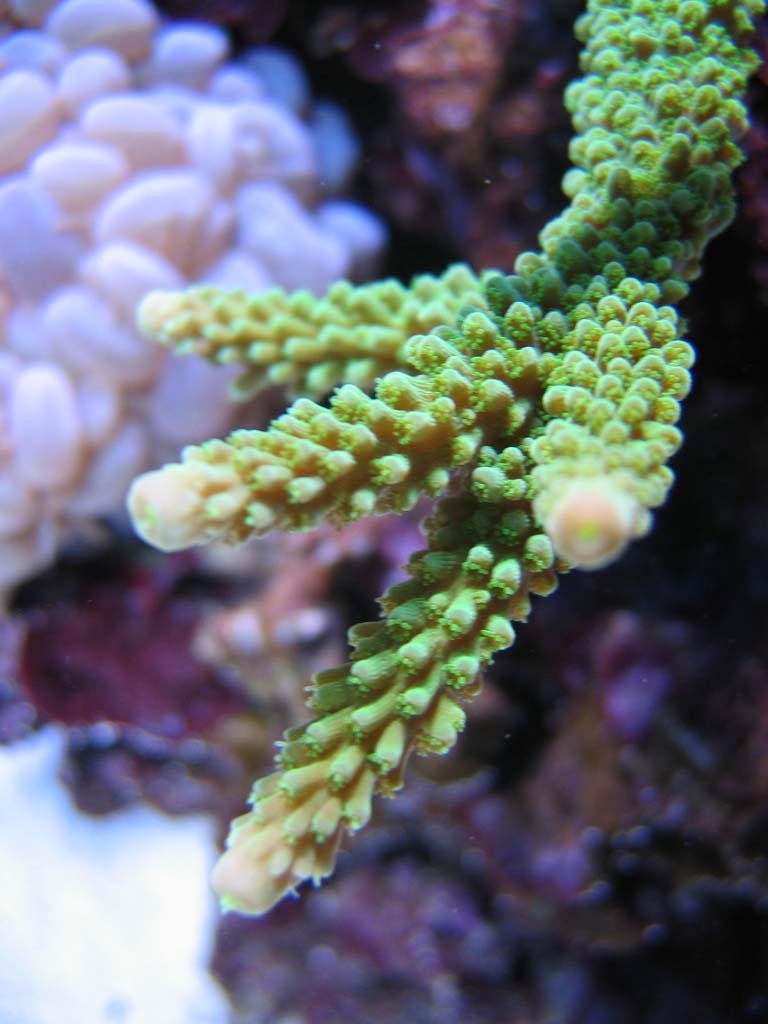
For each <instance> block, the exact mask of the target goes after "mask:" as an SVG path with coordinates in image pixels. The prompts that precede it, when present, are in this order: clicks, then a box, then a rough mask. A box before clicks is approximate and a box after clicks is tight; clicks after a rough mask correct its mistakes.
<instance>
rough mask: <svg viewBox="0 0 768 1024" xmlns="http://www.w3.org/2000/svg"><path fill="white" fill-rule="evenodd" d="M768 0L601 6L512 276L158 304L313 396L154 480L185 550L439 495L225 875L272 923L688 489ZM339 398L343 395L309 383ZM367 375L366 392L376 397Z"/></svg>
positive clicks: (318, 687)
mask: <svg viewBox="0 0 768 1024" xmlns="http://www.w3.org/2000/svg"><path fill="white" fill-rule="evenodd" d="M762 10H763V3H762V2H760V0H742V2H737V0H708V2H703V0H684V2H682V3H679V2H677V0H589V3H588V5H587V12H586V14H584V15H583V16H582V17H581V18H580V19H579V20H578V22H577V26H576V31H577V35H578V37H579V38H580V39H581V40H582V42H583V43H584V51H583V53H582V57H581V67H582V71H583V73H584V74H583V77H582V78H581V79H580V80H579V81H577V82H574V83H573V84H572V85H571V86H569V88H568V90H567V92H566V104H567V106H568V109H569V110H570V112H571V114H572V116H573V124H574V128H575V131H576V135H575V138H574V140H573V142H572V143H571V147H570V155H571V159H572V161H573V163H574V165H575V166H574V168H573V169H572V170H570V171H569V172H568V173H567V174H566V176H565V179H564V183H563V187H564V191H565V194H566V196H568V197H569V199H570V200H571V202H570V205H569V206H568V207H567V209H566V210H565V211H564V212H563V214H562V215H561V216H560V217H558V218H556V219H555V220H553V221H552V222H551V223H550V224H549V225H548V226H547V227H546V228H545V229H544V230H543V232H542V234H541V238H540V241H541V246H542V251H541V252H540V253H524V254H522V255H521V256H520V257H519V258H518V259H517V261H516V263H515V267H514V273H513V274H510V275H503V274H499V273H493V272H486V273H484V274H482V275H481V276H477V275H475V274H474V273H473V272H472V271H471V270H469V269H468V268H466V267H461V266H457V267H452V268H449V269H448V270H447V271H446V273H445V274H443V275H442V276H441V277H429V276H423V277H419V278H416V279H415V280H414V281H413V282H412V284H411V285H410V287H404V286H403V285H402V284H400V283H399V282H396V281H383V282H378V283H375V284H372V285H364V286H362V287H357V288H356V287H354V286H352V285H350V284H349V283H347V282H339V283H337V284H336V285H334V286H333V287H332V288H331V289H330V290H329V291H328V293H327V294H326V295H325V296H322V297H320V298H316V297H314V296H312V295H310V294H309V293H307V292H294V293H291V294H286V293H284V292H281V291H278V290H271V291H269V292H267V293H265V294H264V295H260V296H247V295H245V294H243V293H242V292H224V291H221V290H219V289H216V288H212V287H207V286H202V287H198V288H193V289H190V290H189V291H186V292H180V293H154V294H152V295H150V296H149V297H148V298H147V299H145V301H144V303H143V304H142V306H141V309H140V313H139V322H140V324H141V325H142V327H143V328H144V329H145V330H146V331H147V333H148V334H150V335H151V336H153V337H155V338H156V339H157V340H159V341H161V342H163V343H165V344H168V345H173V346H175V347H176V348H177V349H178V350H179V351H182V352H186V351H191V352H197V353H201V354H203V355H206V356H207V357H208V358H209V359H211V360H212V361H214V362H219V363H227V364H228V363H233V362H234V363H239V364H240V365H241V366H242V367H243V373H242V375H241V378H240V381H239V385H238V387H239V390H240V392H241V393H242V394H249V393H251V392H252V391H253V390H256V389H258V388H260V387H264V386H267V385H269V384H272V383H281V384H283V385H285V386H287V387H288V388H289V390H291V391H293V392H294V393H295V394H297V395H303V396H305V397H301V398H299V399H298V400H297V401H296V402H295V403H294V405H293V406H292V407H291V408H290V409H289V410H288V412H287V413H286V414H285V415H284V416H282V417H280V418H279V419H277V420H276V421H275V422H274V423H273V424H272V425H271V426H270V427H269V429H268V430H262V431H238V432H236V433H235V434H233V435H231V436H230V438H229V439H228V440H227V441H226V442H225V441H216V442H210V443H208V444H206V445H202V446H199V447H190V448H187V449H185V451H184V453H183V461H182V463H181V464H179V465H172V466H167V467H165V468H164V469H161V470H159V471H155V472H154V473H150V474H146V475H145V476H143V477H140V478H139V479H138V480H137V481H136V482H135V483H134V486H133V488H132V491H131V494H130V496H129V507H130V510H131V513H132V515H133V518H134V522H135V523H136V526H137V529H138V530H139V532H141V533H142V534H143V535H144V536H145V537H146V539H147V540H149V541H150V542H151V543H154V544H156V545H157V546H159V547H163V548H167V549H173V548H177V547H183V546H187V545H189V544H194V543H205V542H207V541H209V540H211V539H214V538H219V539H224V540H228V541H240V540H243V539H245V538H246V537H248V536H250V535H252V534H254V533H264V532H267V531H268V530H271V529H306V528H309V527H312V526H313V525H315V524H316V523H318V522H319V521H320V520H321V519H323V518H330V519H331V520H333V521H337V522H345V521H349V520H351V519H356V518H360V517H361V516H366V515H371V514H375V513H381V512H386V511H398V510H402V509H406V508H409V507H411V506H412V505H413V504H414V503H415V501H416V500H417V499H418V497H419V495H420V494H421V493H426V494H429V495H432V496H438V495H440V496H439V497H438V500H437V501H436V504H435V506H434V509H433V511H432V513H431V514H430V515H429V517H428V518H427V519H426V521H425V523H424V524H423V530H424V534H425V539H426V550H425V551H424V552H422V553H420V554H417V555H414V556H413V557H412V558H411V560H410V562H409V564H408V566H407V571H408V574H409V579H408V580H407V581H406V582H405V583H399V584H397V585H396V586H394V587H392V588H390V589H389V590H388V591H387V593H385V594H384V595H383V596H382V598H381V601H380V603H381V607H382V613H383V618H382V619H381V621H379V622H378V623H368V624H363V625H361V626H359V627H355V628H354V629H353V630H351V631H350V643H351V645H352V650H351V654H350V662H349V664H347V665H345V666H340V667H338V668H336V669H332V670H329V671H327V672H322V673H320V674H319V675H318V676H316V678H315V679H314V681H313V686H312V689H311V693H310V697H309V701H308V703H309V707H310V708H311V710H312V711H313V712H314V713H315V715H316V717H315V719H314V720H313V721H311V722H309V723H307V724H306V725H303V726H299V727H296V728H293V729H291V730H289V732H288V733H287V734H286V738H285V742H284V743H283V745H282V746H281V750H280V754H279V757H278V762H277V766H276V771H275V772H274V773H273V774H272V775H270V776H268V777H267V778H266V779H264V780H261V781H260V782H259V783H257V784H256V786H255V787H254V790H253V792H252V794H251V803H252V810H251V811H249V812H248V813H247V814H245V815H243V816H242V817H241V818H239V819H238V820H237V821H236V822H234V824H233V826H232V831H231V833H230V837H229V841H228V850H227V852H226V853H225V854H224V856H223V857H222V859H221V861H220V862H219V865H218V867H217V869H216V872H215V875H214V884H215V886H216V888H217V889H218V891H219V892H220V894H221V896H222V903H223V905H224V906H225V907H227V908H235V909H238V910H241V911H243V912H246V913H262V912H264V911H265V910H267V909H269V907H270V906H272V905H273V904H274V903H275V902H276V901H277V900H278V899H280V898H281V897H282V896H283V895H284V894H285V893H286V892H288V891H291V890H292V889H293V888H294V886H295V885H296V884H297V883H299V882H301V881H302V880H303V879H305V878H312V879H313V880H314V881H315V882H318V881H319V880H320V879H321V878H323V877H325V876H326V875H328V874H329V873H330V872H331V871H332V869H333V864H334V860H335V856H336V852H337V850H338V847H339V843H340V840H341V837H342V834H343V833H344V832H345V831H346V832H353V831H355V830H356V829H358V828H361V827H362V826H363V825H364V824H365V823H366V822H367V820H368V818H369V817H370V813H371V798H372V796H373V795H374V793H375V792H380V793H385V794H391V793H393V792H394V791H395V790H396V789H397V788H398V787H399V786H400V785H401V783H402V778H403V771H404V767H405V763H406V760H407V758H408V756H409V754H410V752H411V751H412V750H417V751H421V752H436V753H443V752H444V751H446V750H447V749H448V748H449V747H450V746H451V745H452V744H453V742H454V741H455V739H456V735H457V733H458V732H459V731H460V730H461V728H462V726H463V723H464V714H463V711H462V709H461V707H460V703H461V702H463V701H465V700H468V699H469V698H470V697H471V696H472V695H473V694H474V693H475V692H476V691H477V688H478V685H479V673H480V672H481V670H482V668H483V666H484V665H485V664H487V662H488V661H489V659H490V658H491V657H492V655H493V654H494V653H495V652H496V651H498V650H500V649H502V648H504V647H507V646H509V644H511V643H512V641H513V639H514V631H513V628H512V625H511V623H510V620H522V619H525V618H526V617H527V615H528V612H529V609H530V595H531V594H540V595H543V594H547V593H549V592H550V591H551V590H552V589H553V588H554V586H555V585H556V580H557V572H558V571H564V570H567V569H568V568H570V567H572V566H582V567H584V568H598V567H600V566H602V565H605V564H607V563H608V562H610V561H612V560H614V559H615V558H617V557H619V555H620V554H621V553H622V551H623V550H624V549H625V548H626V546H627V545H628V544H629V543H630V541H631V540H633V539H635V538H637V537H640V536H642V535H643V534H644V533H645V532H647V530H648V529H649V528H650V525H651V510H652V509H654V508H655V507H657V506H658V505H660V504H661V503H662V502H663V501H664V499H665V496H666V494H667V491H668V489H669V487H670V485H671V483H672V473H671V471H670V469H669V467H668V466H667V462H668V460H669V459H670V457H671V456H672V455H673V454H674V452H675V451H676V450H677V448H678V446H679V444H680V442H681V434H680V432H679V430H678V429H677V427H676V426H675V425H674V424H675V423H676V422H677V420H678V418H679V412H680V402H681V400H682V399H683V398H684V397H685V395H686V394H687V393H688V389H689V387H690V374H689V372H688V371H689V369H690V367H691V365H692V363H693V350H692V348H691V346H690V345H689V344H688V343H687V342H686V341H684V340H683V339H682V338H681V337H680V332H681V330H682V325H681V322H680V319H679V317H678V315H677V312H676V311H675V309H674V308H673V304H674V303H676V302H678V301H679V300H680V299H681V298H683V297H684V296H685V294H686V293H687V290H688V282H689V281H690V280H692V279H693V278H694V277H696V276H697V274H698V273H699V269H700V261H701V256H702V252H703V249H704V246H705V244H706V242H707V241H708V239H709V238H711V237H712V236H713V235H714V234H716V233H717V232H718V231H721V230H722V228H723V227H724V226H725V225H726V224H727V223H728V222H729V220H730V219H731V217H732V216H733V212H734V200H733V190H732V186H731V182H730V174H731V171H732V170H733V168H734V167H735V166H736V164H737V163H738V162H739V161H740V159H741V154H740V151H739V149H738V148H737V146H736V142H737V141H738V139H739V137H740V136H741V134H742V133H743V131H744V130H745V127H746V115H745V110H744V105H743V94H744V90H745V85H746V80H747V77H748V75H749V73H750V72H751V70H752V69H753V68H754V66H755V63H756V61H755V57H754V55H753V54H752V52H751V51H750V50H749V48H748V38H749V34H750V32H751V30H752V26H753V22H754V18H755V17H756V16H757V15H758V14H759V13H760V12H761V11H762ZM334 388H336V390H335V391H334V393H333V394H332V396H331V398H330V402H329V406H328V407H327V408H326V407H325V406H324V405H320V404H318V403H317V402H315V401H311V400H310V399H311V398H316V399H319V398H321V397H322V396H324V395H326V394H327V393H329V392H331V391H332V390H333V389H334ZM365 389H372V390H373V392H374V394H373V396H371V395H369V394H366V391H365Z"/></svg>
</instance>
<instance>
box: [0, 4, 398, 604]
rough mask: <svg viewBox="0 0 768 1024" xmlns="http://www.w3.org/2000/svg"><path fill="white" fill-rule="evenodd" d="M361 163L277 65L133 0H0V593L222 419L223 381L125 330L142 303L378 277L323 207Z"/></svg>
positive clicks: (377, 242) (363, 217)
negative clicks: (161, 295)
mask: <svg viewBox="0 0 768 1024" xmlns="http://www.w3.org/2000/svg"><path fill="white" fill-rule="evenodd" d="M324 126H325V127H324ZM354 153H355V146H354V142H353V140H352V139H351V136H350V133H349V129H348V128H345V123H344V120H343V116H342V115H340V113H337V114H336V115H334V116H330V117H329V115H328V111H327V108H326V107H323V106H321V107H320V108H319V109H318V108H312V106H311V104H310V102H309V99H308V91H307V87H306V82H305V81H304V78H303V75H302V73H301V70H300V69H299V68H298V67H297V66H296V64H295V62H294V61H293V60H292V59H291V58H290V57H288V56H287V55H284V54H277V53H276V51H271V50H268V49H263V50H261V51H256V52H254V53H251V54H250V55H246V56H245V57H244V58H243V59H241V60H239V61H238V62H231V61H229V60H228V42H227V38H226V36H225V34H224V33H223V32H222V31H220V30H219V29H218V28H216V27H213V26H210V25H196V24H191V23H185V24H179V25H174V24H172V23H171V24H164V23H162V21H161V19H160V17H159V15H158V13H157V11H156V10H155V8H154V7H153V6H152V4H150V3H148V2H147V0H110V2H109V3H105V2H104V0H63V2H60V3H54V2H51V0H0V590H7V589H8V588H9V587H12V586H13V585H14V584H15V583H17V582H19V581H20V580H23V579H25V578H26V577H28V576H30V575H31V574H32V573H34V572H35V571H37V570H38V569H40V568H42V567H44V566H45V565H46V564H47V563H48V562H49V561H50V560H51V559H52V558H53V556H54V555H55V553H56V550H57V549H58V547H59V545H60V544H61V542H62V541H63V540H65V539H66V538H67V537H69V536H71V535H72V534H73V533H75V532H77V531H78V530H79V529H81V528H82V527H83V526H84V525H85V524H86V523H87V522H88V521H89V520H90V519H91V518H92V517H94V516H103V515H108V514H110V513H112V512H114V511H117V510H119V509H120V508H121V506H122V502H123V498H124V495H125V491H126V490H127V487H128V484H129V483H130V481H131V480H132V479H133V477H135V476H136V474H137V473H139V472H140V471H141V470H143V469H144V468H146V467H147V466H148V465H152V464H156V463H158V462H160V461H162V460H163V459H164V458H167V457H169V455H170V454H172V453H173V452H174V451H175V450H176V449H177V448H178V446H179V445H180V444H184V443H187V442H195V441H200V440H202V439H204V438H205V437H209V436H211V435H215V434H220V433H222V432H223V431H225V430H226V428H227V427H228V425H229V416H230V405H229V401H228V398H227V389H228V383H229V375H228V372H227V371H225V370H222V369H220V368H214V367H211V366H209V365H208V364H207V363H204V362H202V361H198V360H195V359H194V358H190V357H187V358H185V359H183V360H178V361H177V360H173V359H171V358H169V357H167V356H166V354H165V353H164V352H162V351H161V350H160V349H159V348H158V347H156V346H154V345H151V344H150V343H149V342H147V341H145V340H144V339H143V338H142V337H141V336H140V335H139V334H138V333H137V331H136V329H135V326H134V310H135V307H136V304H137V303H138V301H139V299H140V298H141V297H142V296H143V295H144V294H145V293H146V292H148V291H150V290H152V289H156V288H161V289H173V288H179V287H181V286H183V285H184V284H185V283H187V282H192V281H196V280H201V279H204V280H206V281H215V282H217V283H219V284H221V285H225V286H228V287H236V286H242V287H245V288H248V289H249V290H254V289H258V288H265V287H268V286H269V285H271V284H277V285H281V286H283V287H287V288H295V287H307V288H310V289H312V290H315V291H322V290H324V289H325V288H327V287H328V285H329V284H330V283H331V282H332V281H333V280H335V279H336V278H338V277H339V276H343V275H357V274H361V273H366V274H367V273H369V272H370V271H371V270H372V265H371V261H372V259H373V258H374V257H375V255H376V253H377V252H378V250H379V249H380V248H381V245H382V243H383V231H382V228H381V226H380V224H379V223H378V221H376V219H375V218H374V217H373V216H372V215H371V214H369V213H368V212H367V211H365V210H363V209H361V208H360V207H358V206H357V205H356V204H354V203H349V202H344V201H343V200H338V199H333V198H331V197H332V196H333V193H334V192H337V191H340V190H341V189H342V188H343V186H344V184H345V181H346V178H347V177H348V176H349V173H350V170H351V161H352V160H353V159H354ZM321 199H323V200H324V201H323V202H320V200H321Z"/></svg>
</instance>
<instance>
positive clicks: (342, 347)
mask: <svg viewBox="0 0 768 1024" xmlns="http://www.w3.org/2000/svg"><path fill="white" fill-rule="evenodd" d="M467 305H471V306H476V307H479V308H483V307H484V305H485V297H484V294H483V289H482V284H481V282H480V281H479V280H478V279H477V278H476V277H475V275H474V274H473V273H472V272H471V271H470V270H469V268H468V267H465V266H461V265H456V266H453V267H449V268H448V270H446V272H445V273H444V274H442V275H441V276H440V277H432V275H430V274H422V275H420V276H419V277H416V278H414V279H413V281H412V282H411V284H410V287H408V288H405V287H404V286H403V285H402V284H400V282H399V281H396V280H394V279H393V278H392V279H389V280H387V281H378V282H376V283H374V284H368V285H358V286H355V285H352V284H350V282H349V281H337V282H336V283H335V284H333V285H332V286H331V287H330V289H329V290H328V291H327V292H326V294H325V295H324V296H323V297H322V298H317V297H316V296H314V295H312V293H311V292H309V291H307V290H306V289H302V290H301V291H295V292H285V291H283V290H282V289H280V288H271V289H269V291H266V292H262V293H261V294H259V295H249V294H247V293H246V292H243V291H242V290H233V291H228V290H226V289H224V288H217V287H215V286H213V285H200V286H199V287H196V288H190V289H188V290H186V291H177V292H168V291H165V292H164V291H156V292H151V293H150V294H149V295H148V296H146V298H145V299H144V301H143V302H142V303H141V305H140V307H139V312H138V323H139V328H140V329H141V331H142V332H143V333H144V334H146V335H147V336H148V337H150V338H152V339H154V340H155V341H158V342H160V343H161V344H163V345H170V346H173V347H174V348H175V349H176V350H177V351H178V352H179V353H195V354H197V355H202V356H205V357H206V358H207V359H210V360H211V361H212V362H215V363H222V364H229V363H238V364H240V365H242V366H244V367H246V369H245V372H244V373H243V374H241V376H240V377H238V379H237V380H236V382H235V389H236V394H237V396H238V397H240V398H244V397H248V396H249V395H251V394H253V393H254V392H255V391H258V390H259V389H261V388H263V387H266V386H268V385H270V384H280V385H282V386H284V387H286V388H288V389H289V390H290V391H291V392H292V393H294V394H301V395H306V396H308V397H311V398H322V397H323V396H324V395H326V394H328V392H330V391H331V390H332V389H333V388H334V387H336V386H337V385H339V384H357V385H358V386H359V387H362V388H370V387H372V386H373V384H374V382H375V381H376V379H377V378H378V377H382V376H383V375H384V374H385V373H387V372H389V371H390V370H394V369H403V368H404V364H403V359H402V349H403V346H404V345H405V343H406V342H407V341H408V339H409V338H410V337H412V336H413V335H414V334H422V333H423V334H427V333H429V332H430V331H431V330H433V329H434V328H435V327H439V326H440V325H442V324H448V323H452V322H453V320H454V319H455V318H456V314H457V313H458V311H459V309H460V308H461V307H462V306H467Z"/></svg>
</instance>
